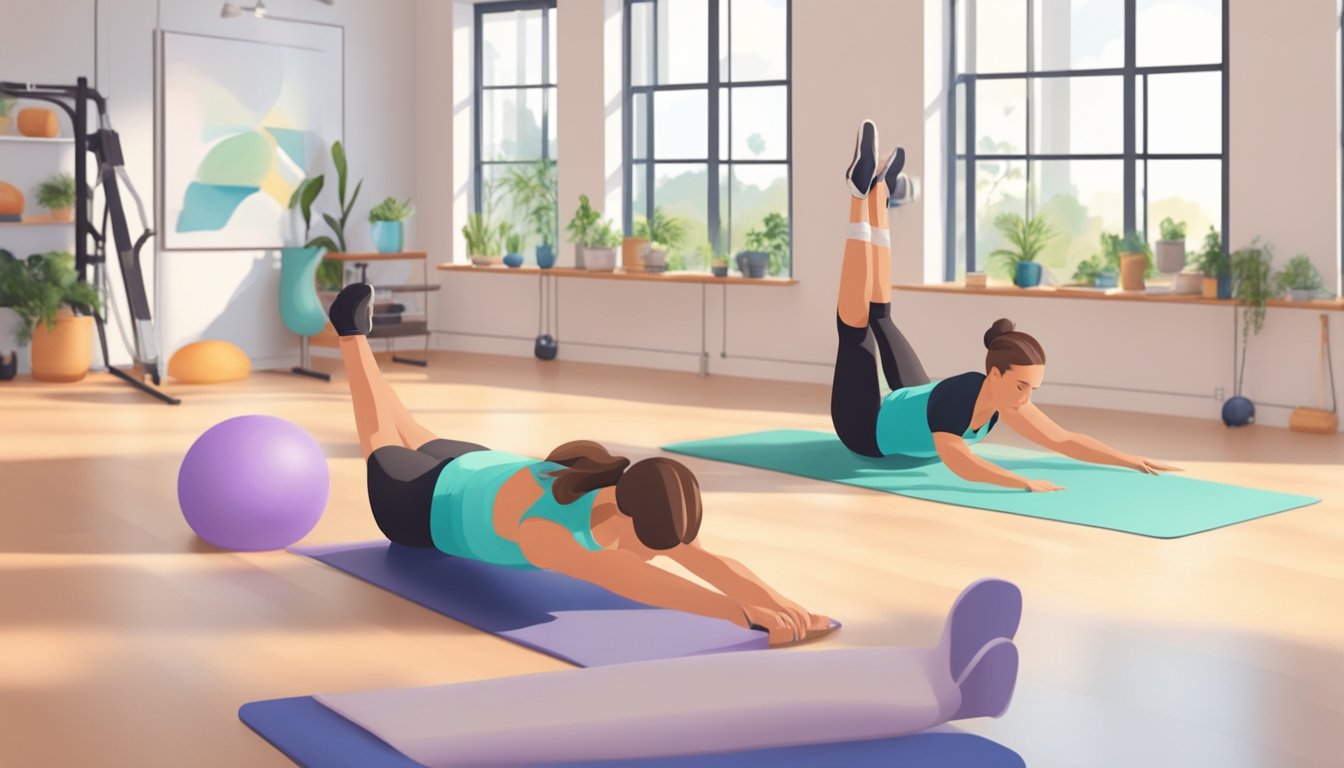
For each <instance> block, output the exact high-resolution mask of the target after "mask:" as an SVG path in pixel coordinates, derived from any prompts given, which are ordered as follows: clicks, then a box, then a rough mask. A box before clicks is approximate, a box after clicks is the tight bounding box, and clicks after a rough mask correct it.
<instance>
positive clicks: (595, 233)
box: [584, 220, 621, 248]
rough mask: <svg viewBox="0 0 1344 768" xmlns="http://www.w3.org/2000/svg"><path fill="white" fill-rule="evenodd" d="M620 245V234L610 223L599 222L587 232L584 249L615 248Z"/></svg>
mask: <svg viewBox="0 0 1344 768" xmlns="http://www.w3.org/2000/svg"><path fill="white" fill-rule="evenodd" d="M620 244H621V232H620V230H618V229H617V228H616V227H615V225H613V224H612V223H611V222H610V221H605V220H604V221H600V222H598V223H597V224H594V225H593V226H592V228H591V229H589V230H588V243H587V244H586V245H584V247H585V248H615V247H616V246H618V245H620Z"/></svg>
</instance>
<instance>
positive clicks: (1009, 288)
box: [892, 283, 1344, 312]
mask: <svg viewBox="0 0 1344 768" xmlns="http://www.w3.org/2000/svg"><path fill="white" fill-rule="evenodd" d="M892 287H894V288H895V289H896V290H898V291H921V292H928V293H949V294H954V295H959V296H1011V297H1014V298H1047V299H1093V300H1095V301H1130V302H1146V303H1149V304H1198V305H1203V306H1210V307H1234V306H1236V305H1237V301H1236V300H1235V299H1206V298H1204V297H1203V296H1196V295H1188V294H1172V293H1144V292H1141V291H1121V290H1118V289H1115V288H1108V289H1100V288H1082V287H1071V286H1041V287H1038V288H1018V287H1017V286H1014V285H1003V284H999V285H995V284H991V285H989V286H987V287H985V288H970V287H967V286H965V285H962V284H960V283H934V284H930V285H895V286H892ZM1269 306H1271V307H1285V308H1290V309H1316V310H1326V311H1335V312H1338V311H1344V300H1340V299H1316V300H1313V301H1288V300H1284V299H1273V300H1271V301H1270V302H1269Z"/></svg>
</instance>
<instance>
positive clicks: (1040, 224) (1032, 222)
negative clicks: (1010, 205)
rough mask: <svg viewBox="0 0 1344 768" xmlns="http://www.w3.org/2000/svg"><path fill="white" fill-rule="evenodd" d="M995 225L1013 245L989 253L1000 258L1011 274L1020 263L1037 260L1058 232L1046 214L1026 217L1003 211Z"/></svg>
mask: <svg viewBox="0 0 1344 768" xmlns="http://www.w3.org/2000/svg"><path fill="white" fill-rule="evenodd" d="M994 226H995V227H997V228H998V230H999V231H1000V232H1002V233H1003V237H1004V239H1005V240H1007V241H1008V244H1009V245H1011V246H1012V247H1011V248H998V249H995V250H994V251H992V252H990V254H989V255H990V256H991V257H993V258H996V259H999V260H1000V262H1001V263H1003V264H1004V265H1005V266H1006V267H1007V268H1008V274H1009V275H1012V274H1013V272H1014V271H1015V270H1016V269H1017V265H1018V264H1023V263H1030V262H1033V261H1035V260H1036V257H1038V256H1040V255H1041V252H1042V251H1044V250H1045V246H1046V244H1048V243H1049V242H1050V241H1051V240H1053V239H1054V238H1055V234H1056V233H1055V231H1054V229H1053V228H1052V227H1051V226H1050V222H1048V221H1046V219H1045V217H1044V216H1032V217H1031V218H1029V219H1024V218H1022V217H1021V216H1019V215H1018V214H1016V213H1001V214H999V215H998V216H997V217H995V219H994Z"/></svg>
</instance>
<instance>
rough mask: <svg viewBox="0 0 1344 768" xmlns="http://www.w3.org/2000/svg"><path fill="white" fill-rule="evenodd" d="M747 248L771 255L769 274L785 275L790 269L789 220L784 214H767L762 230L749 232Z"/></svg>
mask: <svg viewBox="0 0 1344 768" xmlns="http://www.w3.org/2000/svg"><path fill="white" fill-rule="evenodd" d="M747 248H750V249H751V250H753V251H765V252H766V253H768V254H770V261H769V264H768V266H767V267H766V273H767V274H769V275H771V276H775V277H777V276H779V275H782V274H784V273H785V272H787V271H788V268H789V220H788V219H786V218H784V214H782V213H777V212H776V213H767V214H766V215H765V218H764V219H763V220H762V221H761V228H760V229H753V230H751V231H749V232H747Z"/></svg>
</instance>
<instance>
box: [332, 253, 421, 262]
mask: <svg viewBox="0 0 1344 768" xmlns="http://www.w3.org/2000/svg"><path fill="white" fill-rule="evenodd" d="M428 257H429V254H427V253H426V252H425V251H401V252H399V253H336V252H330V251H329V252H327V253H326V254H325V255H323V256H322V258H323V259H324V260H326V261H403V260H415V261H424V260H425V259H426V258H428Z"/></svg>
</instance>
